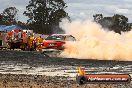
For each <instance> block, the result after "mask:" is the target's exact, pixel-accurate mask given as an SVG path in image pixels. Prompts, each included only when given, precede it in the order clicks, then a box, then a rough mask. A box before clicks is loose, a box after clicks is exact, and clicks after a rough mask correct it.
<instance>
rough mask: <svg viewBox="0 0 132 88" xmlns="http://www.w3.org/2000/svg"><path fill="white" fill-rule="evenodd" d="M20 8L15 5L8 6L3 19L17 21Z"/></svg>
mask: <svg viewBox="0 0 132 88" xmlns="http://www.w3.org/2000/svg"><path fill="white" fill-rule="evenodd" d="M17 13H18V9H16V8H15V7H8V8H6V9H5V10H4V11H3V13H2V16H3V18H2V20H3V21H5V22H10V23H16V21H17Z"/></svg>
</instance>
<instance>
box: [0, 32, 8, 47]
mask: <svg viewBox="0 0 132 88" xmlns="http://www.w3.org/2000/svg"><path fill="white" fill-rule="evenodd" d="M6 37H7V33H6V32H3V31H1V32H0V48H1V49H3V48H6V47H7V46H6Z"/></svg>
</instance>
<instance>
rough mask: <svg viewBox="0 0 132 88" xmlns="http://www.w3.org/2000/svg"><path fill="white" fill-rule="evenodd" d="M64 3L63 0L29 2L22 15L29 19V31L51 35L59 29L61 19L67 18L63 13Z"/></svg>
mask: <svg viewBox="0 0 132 88" xmlns="http://www.w3.org/2000/svg"><path fill="white" fill-rule="evenodd" d="M66 7H67V6H66V3H65V2H64V1H63V0H31V1H30V2H29V5H28V6H26V9H27V11H25V12H24V15H26V16H28V17H29V20H28V23H29V27H30V29H33V30H34V31H35V32H39V33H46V34H51V33H54V31H55V28H57V29H59V31H61V29H60V28H59V22H60V21H61V19H62V18H65V17H68V14H67V13H66V12H65V11H64V9H65V8H66Z"/></svg>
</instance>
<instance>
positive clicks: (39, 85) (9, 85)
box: [0, 74, 131, 88]
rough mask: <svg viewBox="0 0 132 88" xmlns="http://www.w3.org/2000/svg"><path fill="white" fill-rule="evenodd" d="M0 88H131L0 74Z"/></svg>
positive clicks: (34, 76)
mask: <svg viewBox="0 0 132 88" xmlns="http://www.w3.org/2000/svg"><path fill="white" fill-rule="evenodd" d="M0 88H131V87H130V86H128V84H85V85H78V84H76V82H75V80H69V81H67V78H66V77H48V76H38V75H11V74H5V75H3V74H0Z"/></svg>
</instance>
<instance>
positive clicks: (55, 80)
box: [0, 50, 132, 88]
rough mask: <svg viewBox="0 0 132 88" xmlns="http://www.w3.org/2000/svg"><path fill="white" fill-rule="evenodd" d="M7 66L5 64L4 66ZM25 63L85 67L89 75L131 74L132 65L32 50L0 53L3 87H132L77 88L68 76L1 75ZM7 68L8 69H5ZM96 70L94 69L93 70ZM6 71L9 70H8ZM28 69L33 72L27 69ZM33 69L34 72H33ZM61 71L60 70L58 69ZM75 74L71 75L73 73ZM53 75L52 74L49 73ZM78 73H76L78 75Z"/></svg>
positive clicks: (109, 87)
mask: <svg viewBox="0 0 132 88" xmlns="http://www.w3.org/2000/svg"><path fill="white" fill-rule="evenodd" d="M3 63H4V64H3ZM18 64H19V65H20V64H21V65H22V64H26V65H28V66H30V67H35V68H37V67H46V66H52V67H56V66H59V67H62V69H64V67H67V68H69V67H71V68H69V69H71V70H73V69H75V68H76V67H77V66H79V65H82V66H83V67H85V68H87V70H88V72H89V73H99V72H112V71H114V72H115V71H116V73H129V74H131V73H132V66H131V65H132V62H127V61H104V60H101V61H100V60H90V59H89V60H82V59H81V60H80V59H74V58H50V57H46V56H45V55H44V54H39V53H37V52H29V51H6V50H1V51H0V88H132V83H130V84H85V85H81V86H80V85H78V84H77V83H76V81H75V80H74V79H71V78H70V77H69V76H46V75H37V74H34V75H31V74H3V73H2V72H9V73H10V71H14V70H12V69H14V68H10V70H9V69H8V70H7V68H9V67H8V66H10V65H13V66H14V67H15V66H17V65H18ZM4 66H7V67H4ZM92 67H93V68H92ZM5 69H6V70H5ZM27 70H30V68H28V69H27ZM33 70H34V69H33ZM57 71H59V70H57ZM71 73H72V72H71ZM49 74H50V72H49ZM75 74H76V73H75Z"/></svg>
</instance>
